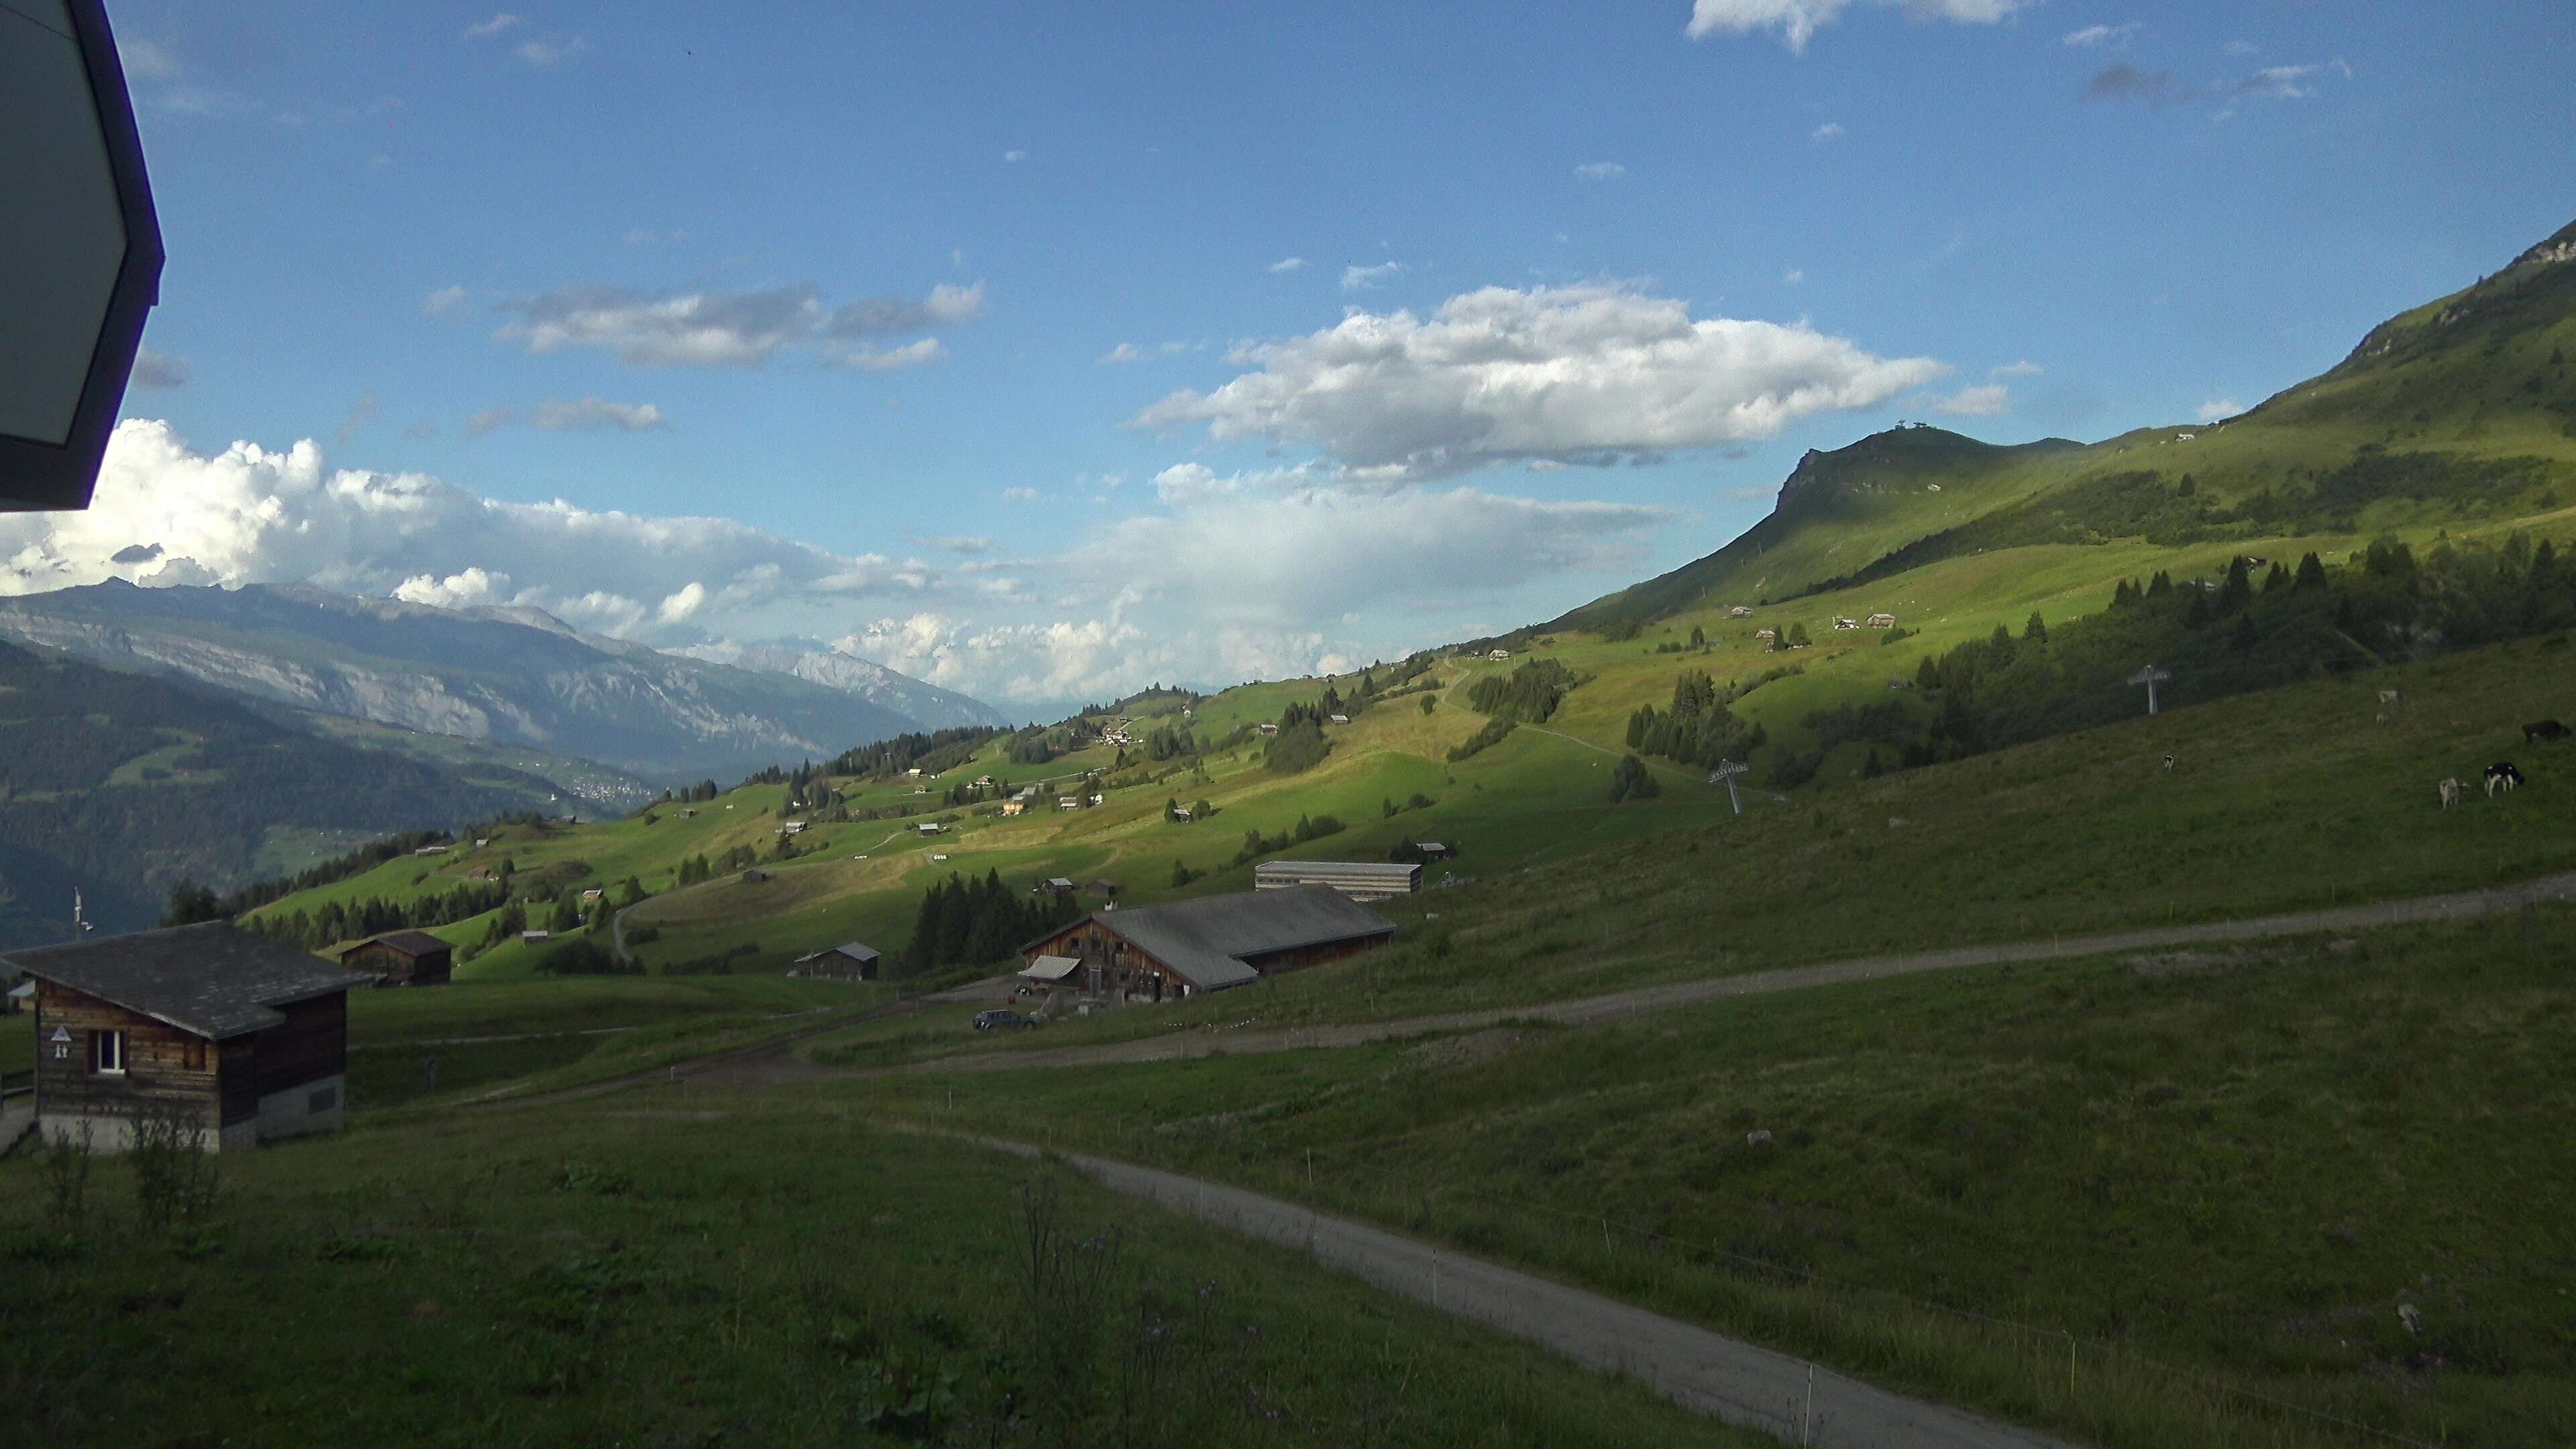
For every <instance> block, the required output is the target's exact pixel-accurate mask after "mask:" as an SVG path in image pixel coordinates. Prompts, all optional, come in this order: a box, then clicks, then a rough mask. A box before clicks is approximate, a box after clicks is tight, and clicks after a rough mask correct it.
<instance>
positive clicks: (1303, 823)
mask: <svg viewBox="0 0 2576 1449" xmlns="http://www.w3.org/2000/svg"><path fill="white" fill-rule="evenodd" d="M1348 828H1349V827H1347V826H1345V825H1343V824H1342V822H1341V821H1339V820H1337V819H1335V818H1333V817H1332V816H1330V815H1312V816H1308V815H1300V816H1298V817H1297V824H1296V827H1295V828H1294V829H1291V830H1283V831H1281V832H1279V833H1278V834H1277V835H1264V834H1262V833H1261V832H1260V831H1258V830H1247V831H1245V832H1243V848H1242V849H1241V850H1238V851H1236V852H1235V853H1234V859H1232V860H1230V861H1227V862H1226V864H1227V865H1228V866H1237V865H1244V864H1247V863H1249V862H1251V861H1255V860H1259V859H1260V858H1261V857H1263V856H1265V855H1277V854H1278V853H1279V852H1281V851H1283V850H1286V849H1287V848H1288V847H1290V846H1292V845H1303V844H1305V843H1306V842H1307V841H1309V840H1321V839H1323V838H1324V837H1325V836H1327V835H1339V834H1341V833H1342V832H1343V831H1344V830H1345V829H1348Z"/></svg>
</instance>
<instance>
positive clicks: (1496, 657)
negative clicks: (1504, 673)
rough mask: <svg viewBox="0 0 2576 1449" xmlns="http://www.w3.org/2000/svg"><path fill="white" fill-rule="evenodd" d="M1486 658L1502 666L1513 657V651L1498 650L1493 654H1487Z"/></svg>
mask: <svg viewBox="0 0 2576 1449" xmlns="http://www.w3.org/2000/svg"><path fill="white" fill-rule="evenodd" d="M1485 657H1486V658H1488V659H1490V660H1492V661H1494V662H1495V663H1496V664H1500V663H1502V662H1503V661H1505V660H1507V659H1509V658H1511V657H1512V651H1510V650H1509V649H1497V650H1495V651H1493V652H1492V653H1490V654H1487V655H1486V656H1485Z"/></svg>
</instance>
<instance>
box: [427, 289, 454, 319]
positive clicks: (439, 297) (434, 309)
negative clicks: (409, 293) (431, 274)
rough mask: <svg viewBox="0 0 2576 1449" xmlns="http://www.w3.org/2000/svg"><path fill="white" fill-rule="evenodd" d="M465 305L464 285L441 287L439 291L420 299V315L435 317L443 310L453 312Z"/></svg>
mask: <svg viewBox="0 0 2576 1449" xmlns="http://www.w3.org/2000/svg"><path fill="white" fill-rule="evenodd" d="M464 305H465V289H464V288H463V287H441V288H439V289H438V290H437V291H435V292H432V293H430V294H429V295H428V296H426V297H423V298H421V299H420V315H422V316H424V317H435V316H437V315H438V314H439V313H441V312H453V311H455V310H456V309H457V308H459V307H462V306H464Z"/></svg>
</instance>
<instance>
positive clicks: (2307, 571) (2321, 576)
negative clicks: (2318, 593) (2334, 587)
mask: <svg viewBox="0 0 2576 1449" xmlns="http://www.w3.org/2000/svg"><path fill="white" fill-rule="evenodd" d="M2325 586H2326V565H2325V560H2323V559H2321V558H2318V557H2317V555H2316V550H2314V549H2310V550H2309V551H2308V552H2307V553H2306V554H2305V555H2303V556H2302V557H2301V558H2300V559H2299V571H2298V573H2297V574H2296V575H2294V576H2292V579H2291V582H2290V587H2292V588H2294V589H2297V590H2300V591H2302V592H2304V591H2306V590H2309V589H2322V588H2324V587H2325Z"/></svg>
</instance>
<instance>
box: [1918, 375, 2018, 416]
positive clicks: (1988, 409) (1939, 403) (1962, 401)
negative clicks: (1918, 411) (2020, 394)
mask: <svg viewBox="0 0 2576 1449" xmlns="http://www.w3.org/2000/svg"><path fill="white" fill-rule="evenodd" d="M1931 407H1932V411H1934V412H1936V413H1944V414H1947V415H1948V416H1950V417H1954V418H1992V417H2001V416H2002V415H2003V414H2005V413H2007V412H2009V411H2011V410H2012V389H2011V388H2008V387H2006V386H2004V385H2003V384H2002V383H1999V382H1989V383H1984V384H1981V385H1979V386H1976V387H1963V388H1961V389H1959V390H1958V391H1957V392H1955V393H1952V394H1951V395H1950V396H1948V397H1945V398H1935V399H1934V400H1933V401H1932V404H1931Z"/></svg>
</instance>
